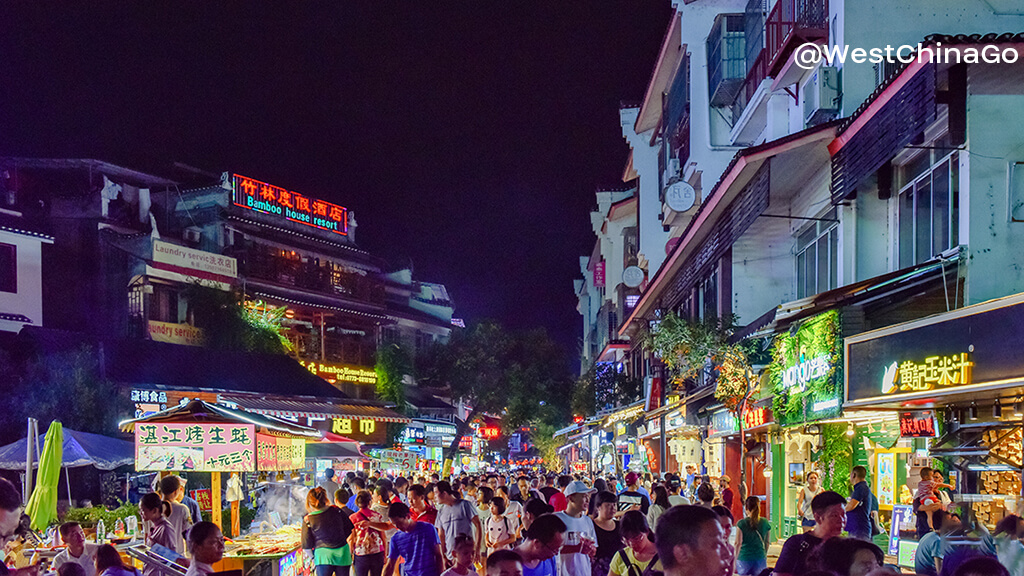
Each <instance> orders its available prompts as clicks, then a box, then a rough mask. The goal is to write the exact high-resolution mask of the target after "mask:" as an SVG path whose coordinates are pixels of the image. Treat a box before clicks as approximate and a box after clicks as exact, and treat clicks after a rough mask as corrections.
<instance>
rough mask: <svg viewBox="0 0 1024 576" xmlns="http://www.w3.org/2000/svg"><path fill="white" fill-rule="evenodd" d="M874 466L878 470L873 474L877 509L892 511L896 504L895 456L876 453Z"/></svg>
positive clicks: (890, 453) (887, 453) (888, 453)
mask: <svg viewBox="0 0 1024 576" xmlns="http://www.w3.org/2000/svg"><path fill="white" fill-rule="evenodd" d="M875 466H876V467H877V468H878V471H877V473H876V474H875V494H876V495H877V497H878V507H879V508H880V509H881V510H892V506H893V504H895V503H896V454H895V453H893V452H878V453H877V454H876V455H875Z"/></svg>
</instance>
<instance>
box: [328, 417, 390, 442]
mask: <svg viewBox="0 0 1024 576" xmlns="http://www.w3.org/2000/svg"><path fill="white" fill-rule="evenodd" d="M313 425H314V426H316V427H318V428H321V429H323V430H326V431H328V432H332V433H334V434H338V435H340V436H344V437H346V438H349V439H351V440H356V441H358V442H360V443H362V444H383V443H384V442H386V441H387V424H386V423H384V422H378V421H376V420H372V419H370V418H331V419H330V420H324V421H322V422H315V423H314V424H313Z"/></svg>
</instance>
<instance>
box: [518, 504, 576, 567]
mask: <svg viewBox="0 0 1024 576" xmlns="http://www.w3.org/2000/svg"><path fill="white" fill-rule="evenodd" d="M565 532H566V526H565V522H562V520H561V519H559V517H558V516H557V515H555V514H541V515H540V516H538V517H537V519H536V520H534V522H533V524H531V525H530V529H529V530H527V531H526V540H525V541H524V542H523V543H522V544H520V545H519V546H518V547H517V548H516V549H515V552H516V553H517V554H519V557H520V558H522V561H523V576H557V575H558V574H559V572H558V564H557V560H555V557H556V556H558V553H559V551H561V549H562V545H563V544H564V542H565Z"/></svg>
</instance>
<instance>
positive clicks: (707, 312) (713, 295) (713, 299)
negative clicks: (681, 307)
mask: <svg viewBox="0 0 1024 576" xmlns="http://www.w3.org/2000/svg"><path fill="white" fill-rule="evenodd" d="M697 297H698V298H699V301H698V306H697V314H698V315H699V316H700V319H701V320H708V319H710V318H718V271H717V270H716V271H714V272H712V273H711V275H710V276H707V277H706V278H704V279H703V280H701V282H700V284H698V286H697Z"/></svg>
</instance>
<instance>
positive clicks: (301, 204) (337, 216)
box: [232, 174, 348, 235]
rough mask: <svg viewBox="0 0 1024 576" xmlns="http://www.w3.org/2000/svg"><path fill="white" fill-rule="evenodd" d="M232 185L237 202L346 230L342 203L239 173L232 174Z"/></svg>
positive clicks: (301, 221)
mask: <svg viewBox="0 0 1024 576" xmlns="http://www.w3.org/2000/svg"><path fill="white" fill-rule="evenodd" d="M232 189H233V199H232V201H233V202H234V203H235V205H236V206H241V207H243V208H247V209H249V210H255V211H256V212H262V213H264V214H271V215H276V216H281V217H282V218H285V219H287V220H291V221H292V222H298V223H299V224H305V225H306V226H312V227H314V228H319V229H320V230H329V231H331V232H335V233H337V234H342V235H347V234H348V209H347V208H345V207H343V206H338V205H337V204H331V203H330V202H325V201H323V200H317V199H315V198H310V197H308V196H304V195H302V194H299V193H298V192H292V191H291V190H285V189H284V188H281V187H279V186H273V185H271V184H267V183H266V182H260V181H259V180H253V179H252V178H247V177H245V176H241V175H239V174H235V175H233V176H232Z"/></svg>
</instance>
